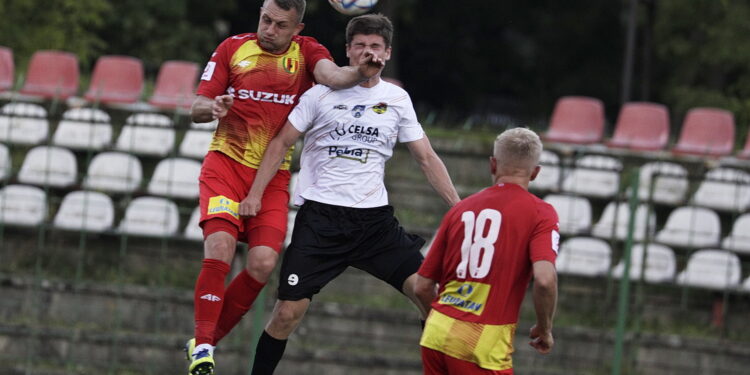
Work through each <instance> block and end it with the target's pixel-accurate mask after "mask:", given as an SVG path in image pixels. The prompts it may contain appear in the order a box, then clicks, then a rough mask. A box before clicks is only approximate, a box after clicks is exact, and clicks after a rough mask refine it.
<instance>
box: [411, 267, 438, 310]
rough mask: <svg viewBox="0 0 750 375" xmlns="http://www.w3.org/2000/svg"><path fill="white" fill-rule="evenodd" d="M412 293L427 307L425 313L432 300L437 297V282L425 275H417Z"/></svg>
mask: <svg viewBox="0 0 750 375" xmlns="http://www.w3.org/2000/svg"><path fill="white" fill-rule="evenodd" d="M414 295H415V296H416V297H417V298H418V299H419V302H420V303H421V304H422V306H425V308H426V309H427V311H425V313H428V312H429V309H430V305H431V304H432V301H434V300H435V297H437V283H435V282H434V281H433V280H430V279H427V278H425V277H422V276H418V277H417V282H416V284H415V286H414Z"/></svg>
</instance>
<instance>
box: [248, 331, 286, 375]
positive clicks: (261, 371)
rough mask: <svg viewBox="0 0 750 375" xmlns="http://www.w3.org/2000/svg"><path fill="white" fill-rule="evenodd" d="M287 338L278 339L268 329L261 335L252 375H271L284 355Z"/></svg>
mask: <svg viewBox="0 0 750 375" xmlns="http://www.w3.org/2000/svg"><path fill="white" fill-rule="evenodd" d="M286 342H287V340H277V339H275V338H273V337H271V335H269V334H268V333H266V331H265V330H264V331H263V334H262V335H260V339H259V340H258V347H257V348H256V349H255V361H254V362H253V372H252V375H271V374H273V371H274V370H275V369H276V365H278V364H279V361H280V360H281V357H282V356H283V355H284V349H286Z"/></svg>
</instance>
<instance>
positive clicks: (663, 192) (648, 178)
mask: <svg viewBox="0 0 750 375" xmlns="http://www.w3.org/2000/svg"><path fill="white" fill-rule="evenodd" d="M638 176H639V178H638V198H639V199H640V200H642V201H648V200H649V195H650V194H652V196H651V200H652V201H653V202H655V203H661V204H668V205H678V204H681V203H682V202H684V201H685V194H687V191H688V179H687V170H686V169H685V167H683V166H681V165H679V164H676V163H670V162H664V161H656V162H650V163H646V164H644V165H642V166H641V168H640V172H639V174H638ZM652 181H654V182H653V184H654V188H653V192H652V191H651V184H652Z"/></svg>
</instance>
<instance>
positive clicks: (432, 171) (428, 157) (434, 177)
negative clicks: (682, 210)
mask: <svg viewBox="0 0 750 375" xmlns="http://www.w3.org/2000/svg"><path fill="white" fill-rule="evenodd" d="M406 146H407V147H409V151H410V152H411V155H412V157H414V160H416V161H417V163H418V164H419V167H420V168H422V173H424V175H425V176H426V177H427V181H429V182H430V185H432V187H433V188H434V189H435V191H437V192H438V194H440V197H442V198H443V200H444V201H445V202H446V203H448V205H450V206H453V205H454V204H456V203H458V202H459V201H460V200H461V198H459V196H458V193H457V192H456V188H455V187H454V186H453V182H452V181H451V177H450V175H448V170H447V169H446V168H445V164H443V161H442V160H440V157H438V156H437V154H436V153H435V150H433V149H432V145H431V144H430V140H429V139H428V138H427V135H425V136H424V137H422V139H418V140H416V141H413V142H408V143H407V144H406Z"/></svg>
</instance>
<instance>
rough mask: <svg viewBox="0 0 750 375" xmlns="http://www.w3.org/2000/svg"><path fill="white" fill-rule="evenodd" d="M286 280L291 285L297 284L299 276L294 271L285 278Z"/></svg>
mask: <svg viewBox="0 0 750 375" xmlns="http://www.w3.org/2000/svg"><path fill="white" fill-rule="evenodd" d="M286 282H287V283H288V284H289V285H291V286H295V285H297V284H299V276H297V274H296V273H293V274H291V275H289V277H288V278H287V279H286Z"/></svg>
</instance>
